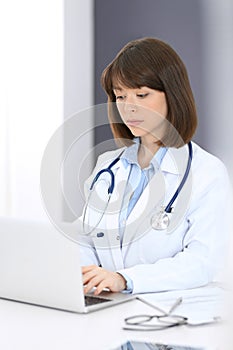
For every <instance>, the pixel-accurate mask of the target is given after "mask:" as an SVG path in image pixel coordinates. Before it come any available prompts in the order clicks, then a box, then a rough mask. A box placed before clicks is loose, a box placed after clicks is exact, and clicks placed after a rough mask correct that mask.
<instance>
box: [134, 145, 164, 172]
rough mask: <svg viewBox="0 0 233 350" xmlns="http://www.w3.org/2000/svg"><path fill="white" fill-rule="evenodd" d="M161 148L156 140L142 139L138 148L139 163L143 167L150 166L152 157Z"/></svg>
mask: <svg viewBox="0 0 233 350" xmlns="http://www.w3.org/2000/svg"><path fill="white" fill-rule="evenodd" d="M159 148H160V146H159V145H158V144H157V143H156V142H155V140H141V143H140V146H139V150H138V163H139V165H140V166H141V168H147V167H148V166H149V164H150V162H151V159H152V158H153V157H154V155H155V153H156V152H157V151H158V150H159Z"/></svg>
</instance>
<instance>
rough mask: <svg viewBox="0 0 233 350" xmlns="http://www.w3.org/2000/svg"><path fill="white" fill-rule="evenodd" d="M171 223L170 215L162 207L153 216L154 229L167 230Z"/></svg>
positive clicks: (152, 225)
mask: <svg viewBox="0 0 233 350" xmlns="http://www.w3.org/2000/svg"><path fill="white" fill-rule="evenodd" d="M169 223H170V219H169V216H168V214H167V213H166V211H164V209H161V211H160V212H159V213H156V214H154V215H153V216H152V217H151V227H152V228H153V229H154V230H166V229H167V228H168V226H169Z"/></svg>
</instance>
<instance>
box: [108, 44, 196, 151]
mask: <svg viewBox="0 0 233 350" xmlns="http://www.w3.org/2000/svg"><path fill="white" fill-rule="evenodd" d="M101 83H102V86H103V88H104V90H105V92H106V93H107V95H108V117H109V122H110V126H111V129H112V132H113V135H114V138H115V139H116V140H117V139H124V140H125V139H127V140H132V139H133V138H134V136H133V134H132V133H131V131H130V130H129V129H128V127H127V126H126V125H125V124H123V123H122V120H121V117H120V114H119V112H118V109H117V107H116V103H114V102H116V97H115V94H114V92H113V89H114V87H117V86H118V85H119V84H121V85H123V86H125V87H128V88H134V89H135V88H140V87H142V86H147V87H148V88H151V89H155V90H159V91H163V92H164V93H165V96H166V101H167V107H168V114H167V120H168V121H169V122H170V123H168V124H169V125H170V127H169V126H168V127H167V129H166V133H165V135H164V137H163V139H162V140H160V141H159V142H158V143H159V144H160V145H165V146H167V147H177V148H178V147H180V146H182V145H183V144H184V143H188V142H189V141H190V140H191V138H192V136H193V134H194V132H195V130H196V127H197V113H196V107H195V101H194V97H193V93H192V89H191V87H190V82H189V78H188V74H187V70H186V68H185V65H184V63H183V62H182V60H181V59H180V57H179V56H178V54H177V53H176V52H175V51H174V50H173V49H172V48H171V47H170V46H169V45H168V44H166V43H165V42H163V41H161V40H158V39H155V38H143V39H139V40H133V41H131V42H129V43H128V44H127V45H125V46H124V47H123V48H122V49H121V51H120V52H119V53H118V54H117V56H116V57H115V59H114V60H113V61H112V62H111V63H110V64H109V65H108V66H107V67H106V68H105V70H104V71H103V73H102V77H101ZM174 130H175V132H174ZM127 140H125V141H122V143H123V144H127V142H126V141H127Z"/></svg>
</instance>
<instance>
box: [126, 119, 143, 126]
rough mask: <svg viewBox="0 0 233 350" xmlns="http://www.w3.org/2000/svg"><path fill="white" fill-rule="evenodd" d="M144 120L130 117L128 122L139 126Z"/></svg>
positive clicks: (130, 124)
mask: <svg viewBox="0 0 233 350" xmlns="http://www.w3.org/2000/svg"><path fill="white" fill-rule="evenodd" d="M142 122H143V120H136V119H130V120H127V122H126V124H127V125H129V126H138V125H139V124H141V123H142Z"/></svg>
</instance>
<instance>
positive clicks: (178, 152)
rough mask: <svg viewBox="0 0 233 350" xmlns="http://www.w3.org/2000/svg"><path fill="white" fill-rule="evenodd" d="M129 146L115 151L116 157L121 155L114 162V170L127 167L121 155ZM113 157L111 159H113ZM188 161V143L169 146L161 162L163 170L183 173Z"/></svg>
mask: <svg viewBox="0 0 233 350" xmlns="http://www.w3.org/2000/svg"><path fill="white" fill-rule="evenodd" d="M130 147H137V148H138V145H137V144H134V145H132V146H130ZM127 150H128V148H127V147H124V148H121V149H119V150H117V153H115V154H116V155H115V157H120V159H119V162H117V163H116V164H114V166H113V167H112V170H114V169H118V168H119V167H121V166H123V167H124V168H125V164H126V162H125V160H124V158H122V157H121V154H122V152H124V151H127ZM113 160H114V159H112V160H111V161H113ZM187 161H188V147H187V145H184V146H182V147H180V148H174V147H169V148H167V152H166V154H165V155H164V157H163V160H162V163H161V167H160V168H161V171H163V172H167V173H171V174H174V175H182V174H183V172H184V171H185V169H186V166H187Z"/></svg>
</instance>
